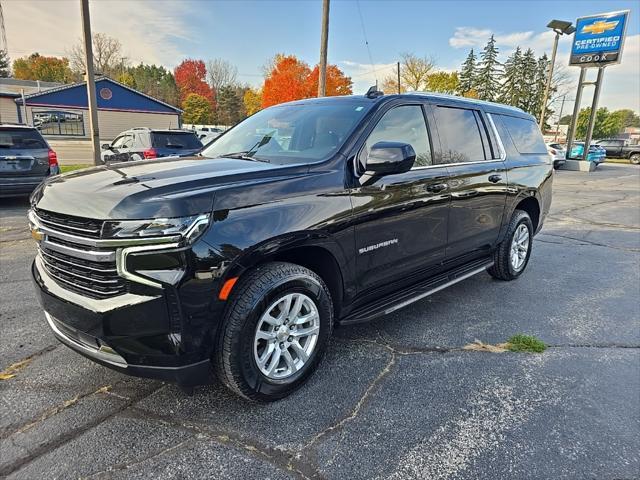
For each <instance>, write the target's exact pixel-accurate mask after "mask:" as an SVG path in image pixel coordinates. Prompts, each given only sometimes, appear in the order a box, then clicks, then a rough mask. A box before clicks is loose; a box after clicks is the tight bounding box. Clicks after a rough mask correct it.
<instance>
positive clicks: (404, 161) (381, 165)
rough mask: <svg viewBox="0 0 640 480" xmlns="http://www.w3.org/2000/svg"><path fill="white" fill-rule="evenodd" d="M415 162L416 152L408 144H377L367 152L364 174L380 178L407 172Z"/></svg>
mask: <svg viewBox="0 0 640 480" xmlns="http://www.w3.org/2000/svg"><path fill="white" fill-rule="evenodd" d="M415 160H416V152H415V150H414V149H413V147H412V146H411V145H409V144H408V143H402V142H378V143H376V144H375V145H374V146H373V147H371V150H370V151H369V155H368V156H367V164H366V169H365V170H366V171H365V174H366V175H369V176H381V175H392V174H394V173H404V172H408V171H409V170H411V167H413V163H414V162H415Z"/></svg>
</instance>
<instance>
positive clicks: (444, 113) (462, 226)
mask: <svg viewBox="0 0 640 480" xmlns="http://www.w3.org/2000/svg"><path fill="white" fill-rule="evenodd" d="M432 111H433V116H434V119H435V124H436V127H437V131H438V137H439V139H440V147H441V152H442V158H440V159H438V160H439V163H442V164H446V165H447V166H448V170H449V174H450V176H451V177H450V180H449V188H450V194H451V208H450V210H449V225H448V245H447V254H446V256H447V260H455V259H456V258H459V257H461V256H463V255H465V256H466V255H474V254H477V253H482V252H483V251H484V252H488V251H489V250H490V249H491V248H492V247H493V246H494V244H495V242H496V241H497V239H498V235H499V233H500V226H501V224H502V215H503V213H504V209H505V204H506V200H507V171H506V167H505V165H504V161H503V158H502V152H501V149H500V148H499V147H498V144H497V140H496V137H495V132H494V131H493V129H492V128H490V124H489V119H488V118H487V117H485V116H484V114H483V112H482V111H481V110H479V109H478V110H476V109H473V108H467V107H464V108H463V107H460V106H457V105H456V104H446V103H445V104H437V105H433V106H432ZM492 140H493V141H492Z"/></svg>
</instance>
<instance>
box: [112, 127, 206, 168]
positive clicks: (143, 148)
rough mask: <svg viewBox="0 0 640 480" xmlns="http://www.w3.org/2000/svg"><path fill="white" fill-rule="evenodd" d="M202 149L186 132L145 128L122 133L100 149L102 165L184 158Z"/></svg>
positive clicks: (200, 143)
mask: <svg viewBox="0 0 640 480" xmlns="http://www.w3.org/2000/svg"><path fill="white" fill-rule="evenodd" d="M200 149H202V142H201V141H200V140H199V139H198V137H197V136H196V134H195V133H194V132H192V131H188V130H155V129H150V128H146V127H139V128H132V129H131V130H127V131H126V132H122V133H121V134H120V135H118V136H117V137H116V138H115V140H114V141H113V142H111V143H105V144H103V145H102V153H101V157H102V161H103V162H105V163H109V162H128V161H130V160H143V159H151V158H160V157H175V156H177V157H184V156H189V155H193V154H195V153H196V152H198V151H199V150H200Z"/></svg>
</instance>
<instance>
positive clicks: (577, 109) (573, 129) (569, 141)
mask: <svg viewBox="0 0 640 480" xmlns="http://www.w3.org/2000/svg"><path fill="white" fill-rule="evenodd" d="M586 71H587V69H586V68H584V67H582V68H581V69H580V76H579V77H578V90H577V91H576V100H575V103H574V104H573V115H572V116H571V125H570V126H569V133H568V134H567V158H571V150H572V148H573V141H574V140H575V136H576V125H577V124H578V114H579V113H580V101H581V100H582V88H583V87H584V86H583V85H582V84H583V83H584V76H585V73H586Z"/></svg>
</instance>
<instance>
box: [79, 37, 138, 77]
mask: <svg viewBox="0 0 640 480" xmlns="http://www.w3.org/2000/svg"><path fill="white" fill-rule="evenodd" d="M92 45H93V68H94V69H95V72H96V73H97V74H101V75H107V76H109V77H111V78H117V77H118V75H119V74H121V73H123V72H124V71H125V70H126V68H127V66H128V65H129V60H128V59H127V58H126V56H125V55H124V54H123V52H122V44H121V43H120V40H118V39H117V38H114V37H111V36H109V35H107V34H106V33H100V32H97V33H94V34H93V35H92ZM68 55H69V61H70V67H71V70H72V71H73V72H74V73H75V74H76V76H77V77H81V76H82V74H83V73H84V72H85V71H86V67H85V63H84V42H83V41H82V40H78V42H77V43H76V44H75V45H74V46H73V47H71V50H70V51H69V52H68Z"/></svg>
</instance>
